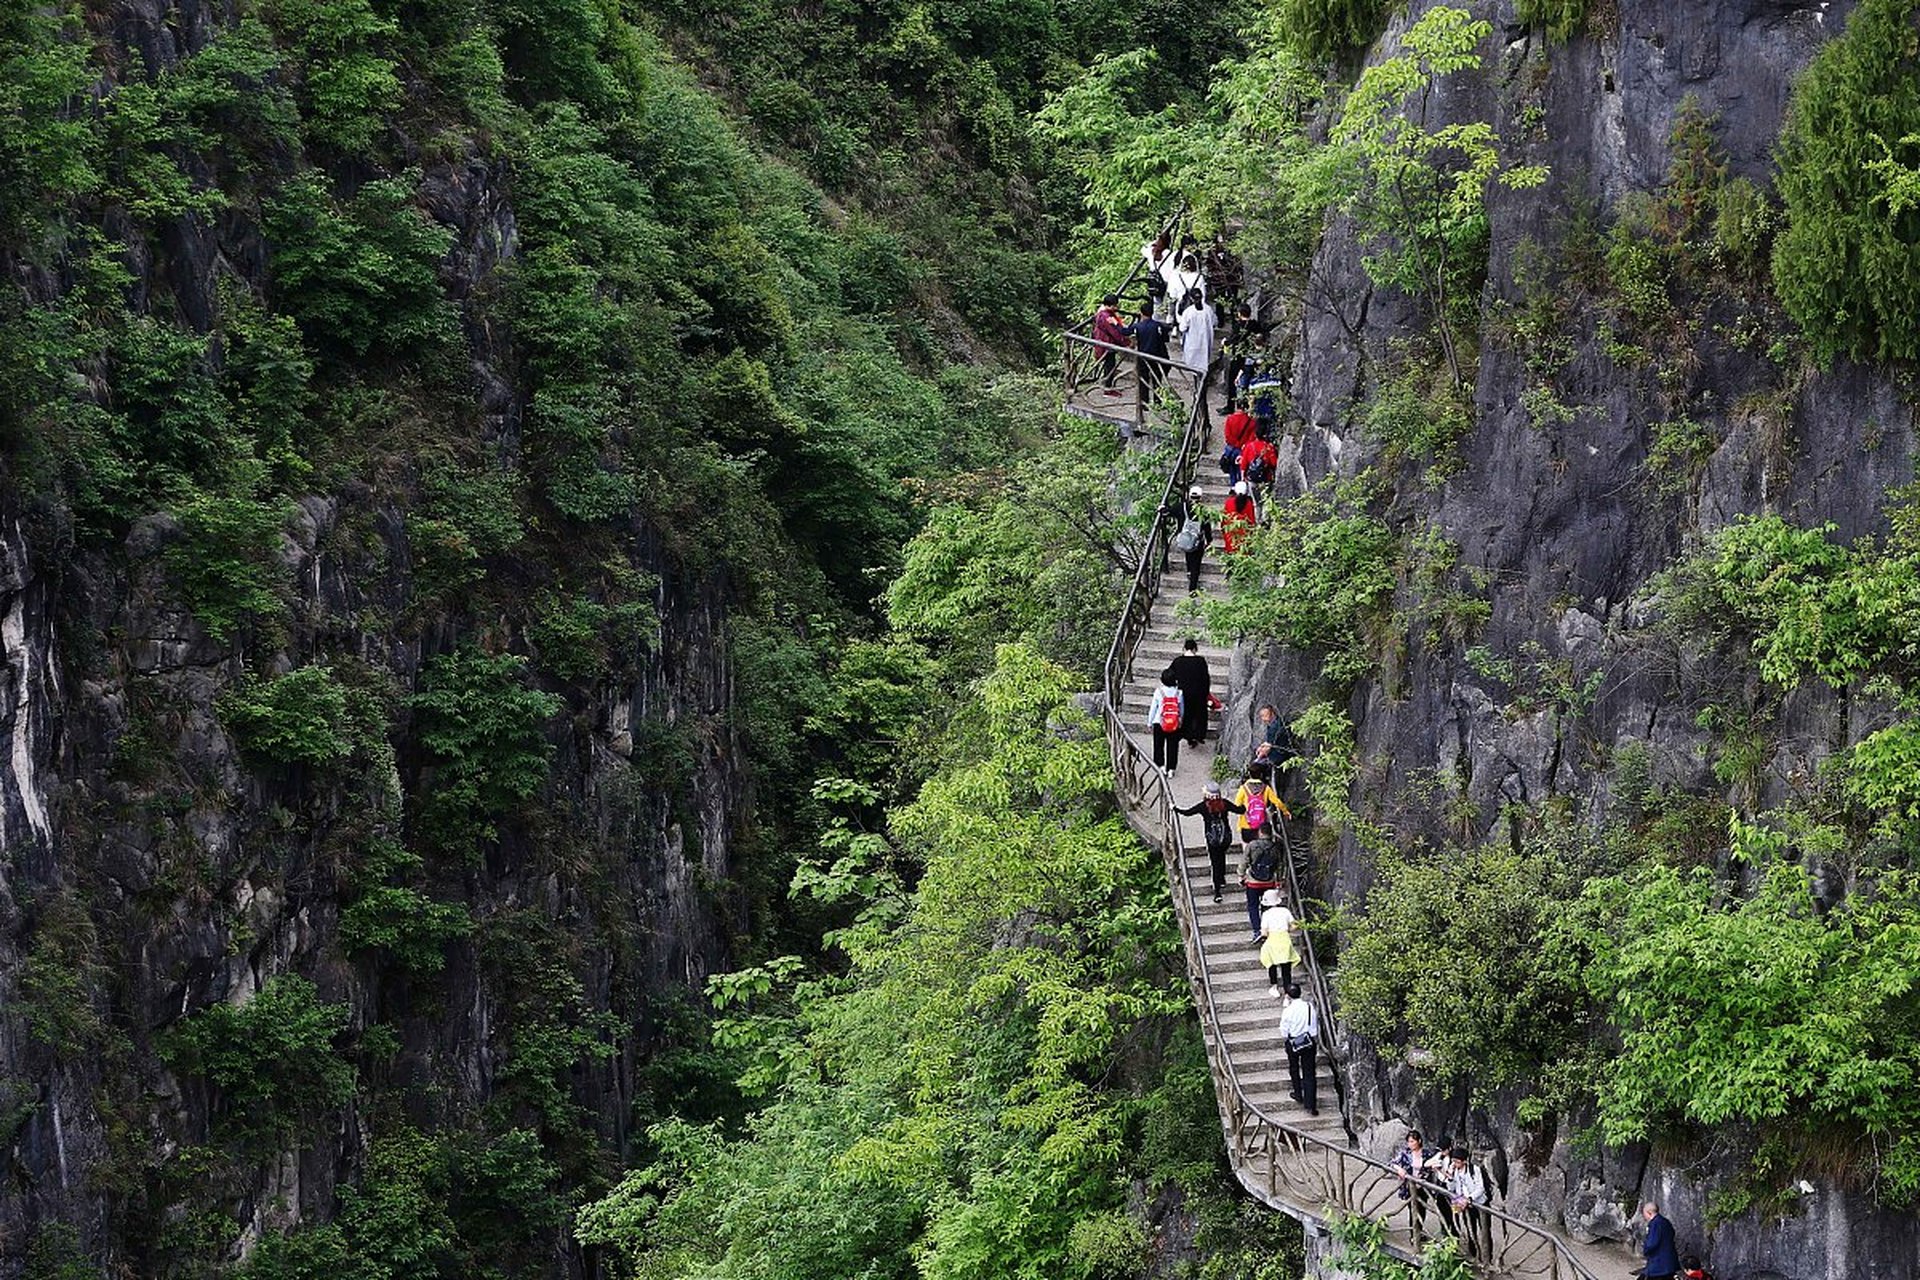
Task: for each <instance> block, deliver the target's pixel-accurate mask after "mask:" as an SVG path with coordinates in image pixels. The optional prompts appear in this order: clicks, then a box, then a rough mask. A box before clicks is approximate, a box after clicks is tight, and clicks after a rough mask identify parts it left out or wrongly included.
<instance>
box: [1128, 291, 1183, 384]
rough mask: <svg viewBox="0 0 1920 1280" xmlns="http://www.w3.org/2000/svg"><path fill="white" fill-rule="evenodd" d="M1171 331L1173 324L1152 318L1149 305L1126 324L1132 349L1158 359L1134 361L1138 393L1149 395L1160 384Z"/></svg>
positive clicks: (1151, 308) (1142, 308) (1151, 309)
mask: <svg viewBox="0 0 1920 1280" xmlns="http://www.w3.org/2000/svg"><path fill="white" fill-rule="evenodd" d="M1172 332H1173V326H1172V325H1171V324H1169V323H1168V322H1166V321H1165V320H1155V319H1154V318H1153V307H1152V306H1151V305H1148V306H1144V307H1141V308H1140V318H1139V319H1138V320H1135V321H1134V322H1133V323H1132V324H1130V325H1128V326H1127V334H1128V336H1129V337H1131V338H1132V339H1133V349H1134V350H1135V351H1138V352H1139V353H1140V354H1141V355H1142V356H1158V357H1159V359H1157V360H1151V359H1142V360H1138V361H1136V363H1138V364H1139V366H1140V394H1141V395H1142V396H1143V397H1144V396H1150V395H1152V394H1153V393H1154V391H1155V390H1156V389H1158V387H1159V386H1160V377H1161V375H1162V374H1163V373H1165V372H1166V368H1167V366H1166V364H1165V361H1166V358H1167V337H1168V335H1170V334H1171V333H1172Z"/></svg>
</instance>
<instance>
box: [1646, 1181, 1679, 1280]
mask: <svg viewBox="0 0 1920 1280" xmlns="http://www.w3.org/2000/svg"><path fill="white" fill-rule="evenodd" d="M1640 1212H1641V1215H1642V1216H1644V1217H1645V1218H1646V1220H1647V1238H1646V1239H1644V1240H1642V1241H1641V1242H1640V1252H1641V1254H1642V1255H1643V1256H1644V1257H1645V1258H1646V1260H1647V1269H1646V1270H1645V1271H1643V1272H1641V1275H1642V1276H1643V1277H1645V1280H1673V1274H1674V1272H1676V1271H1678V1270H1680V1253H1679V1250H1677V1249H1675V1248H1674V1247H1673V1224H1672V1223H1671V1222H1668V1221H1667V1220H1666V1218H1665V1217H1664V1216H1662V1214H1661V1213H1660V1206H1659V1205H1657V1204H1655V1203H1653V1201H1651V1200H1649V1201H1647V1204H1646V1207H1645V1208H1643V1209H1642V1210H1640Z"/></svg>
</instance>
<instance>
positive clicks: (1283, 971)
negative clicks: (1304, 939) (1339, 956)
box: [1260, 888, 1300, 999]
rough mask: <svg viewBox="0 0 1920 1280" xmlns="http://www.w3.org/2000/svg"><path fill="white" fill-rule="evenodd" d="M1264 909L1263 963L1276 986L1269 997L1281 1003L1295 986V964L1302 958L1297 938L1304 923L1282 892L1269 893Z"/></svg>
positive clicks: (1265, 897)
mask: <svg viewBox="0 0 1920 1280" xmlns="http://www.w3.org/2000/svg"><path fill="white" fill-rule="evenodd" d="M1260 907H1261V911H1260V939H1261V941H1260V963H1261V964H1263V965H1265V966H1267V979H1268V981H1270V982H1271V983H1272V984H1273V985H1272V986H1270V987H1268V988H1267V994H1268V995H1271V996H1273V997H1275V998H1276V999H1277V998H1278V997H1279V995H1280V993H1281V992H1283V991H1285V990H1286V989H1287V988H1288V987H1290V986H1292V985H1293V965H1294V961H1296V960H1298V959H1299V958H1300V952H1299V950H1298V948H1296V947H1295V946H1294V945H1293V935H1294V934H1296V933H1298V932H1300V922H1299V921H1298V920H1296V919H1294V918H1293V912H1292V911H1290V910H1288V909H1287V903H1286V895H1285V894H1284V893H1283V892H1282V891H1281V890H1280V889H1278V888H1273V889H1269V890H1267V892H1266V893H1265V895H1264V896H1262V897H1261V899H1260Z"/></svg>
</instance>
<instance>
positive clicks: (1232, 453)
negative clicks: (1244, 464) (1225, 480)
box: [1220, 445, 1240, 475]
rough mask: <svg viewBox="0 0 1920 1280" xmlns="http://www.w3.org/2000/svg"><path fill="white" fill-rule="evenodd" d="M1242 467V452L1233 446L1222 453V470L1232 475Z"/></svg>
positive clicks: (1229, 446)
mask: <svg viewBox="0 0 1920 1280" xmlns="http://www.w3.org/2000/svg"><path fill="white" fill-rule="evenodd" d="M1239 466H1240V451H1239V450H1238V449H1236V448H1234V447H1233V446H1232V445H1228V446H1227V447H1226V448H1224V449H1222V450H1221V451H1220V469H1221V470H1222V471H1224V472H1226V473H1227V474H1228V475H1232V474H1233V473H1234V472H1235V471H1236V470H1238V469H1239Z"/></svg>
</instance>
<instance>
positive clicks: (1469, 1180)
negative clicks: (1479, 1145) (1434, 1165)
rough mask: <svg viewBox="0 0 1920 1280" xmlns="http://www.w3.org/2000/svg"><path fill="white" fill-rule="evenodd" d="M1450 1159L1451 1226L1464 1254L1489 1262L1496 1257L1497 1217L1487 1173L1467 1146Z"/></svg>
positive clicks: (1452, 1152)
mask: <svg viewBox="0 0 1920 1280" xmlns="http://www.w3.org/2000/svg"><path fill="white" fill-rule="evenodd" d="M1447 1158H1448V1163H1449V1168H1448V1171H1447V1205H1448V1207H1449V1208H1451V1209H1452V1210H1453V1213H1452V1214H1451V1215H1450V1216H1451V1222H1450V1224H1449V1225H1450V1226H1451V1227H1452V1228H1453V1232H1454V1238H1455V1239H1457V1240H1458V1241H1459V1242H1460V1253H1461V1256H1462V1257H1465V1258H1469V1259H1473V1260H1477V1261H1482V1262H1484V1261H1488V1260H1490V1259H1491V1258H1492V1257H1493V1219H1492V1218H1491V1217H1489V1216H1488V1214H1487V1209H1486V1204H1487V1179H1486V1176H1485V1175H1484V1174H1482V1173H1481V1172H1480V1166H1479V1165H1477V1164H1475V1163H1473V1158H1472V1156H1470V1155H1469V1154H1468V1153H1467V1149H1466V1148H1465V1147H1455V1148H1454V1149H1453V1150H1451V1151H1449V1152H1448V1153H1447Z"/></svg>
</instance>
